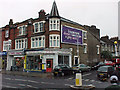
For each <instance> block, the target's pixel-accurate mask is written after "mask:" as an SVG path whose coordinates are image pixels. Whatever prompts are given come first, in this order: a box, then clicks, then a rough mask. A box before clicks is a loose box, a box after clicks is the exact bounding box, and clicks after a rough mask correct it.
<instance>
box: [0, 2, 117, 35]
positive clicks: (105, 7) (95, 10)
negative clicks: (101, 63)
mask: <svg viewBox="0 0 120 90" xmlns="http://www.w3.org/2000/svg"><path fill="white" fill-rule="evenodd" d="M53 1H54V0H0V27H3V26H5V25H6V24H8V23H9V19H13V22H14V23H16V22H21V21H24V20H27V19H29V18H33V19H34V18H37V17H38V12H39V11H40V10H41V9H44V10H45V12H46V13H50V11H51V8H52V4H53ZM55 1H56V4H57V7H58V11H59V14H60V16H62V17H64V18H67V19H70V20H72V21H75V22H77V23H80V24H82V25H95V26H96V27H97V28H98V29H100V36H105V35H108V36H110V37H116V36H118V0H55Z"/></svg>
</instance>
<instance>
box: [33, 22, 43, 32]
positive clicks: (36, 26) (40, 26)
mask: <svg viewBox="0 0 120 90" xmlns="http://www.w3.org/2000/svg"><path fill="white" fill-rule="evenodd" d="M43 26H44V23H43V21H41V22H35V23H34V30H33V32H34V33H38V32H43Z"/></svg>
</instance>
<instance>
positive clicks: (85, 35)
mask: <svg viewBox="0 0 120 90" xmlns="http://www.w3.org/2000/svg"><path fill="white" fill-rule="evenodd" d="M83 39H87V32H86V31H83Z"/></svg>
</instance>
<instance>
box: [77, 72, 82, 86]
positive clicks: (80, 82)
mask: <svg viewBox="0 0 120 90" xmlns="http://www.w3.org/2000/svg"><path fill="white" fill-rule="evenodd" d="M76 86H82V75H81V73H76Z"/></svg>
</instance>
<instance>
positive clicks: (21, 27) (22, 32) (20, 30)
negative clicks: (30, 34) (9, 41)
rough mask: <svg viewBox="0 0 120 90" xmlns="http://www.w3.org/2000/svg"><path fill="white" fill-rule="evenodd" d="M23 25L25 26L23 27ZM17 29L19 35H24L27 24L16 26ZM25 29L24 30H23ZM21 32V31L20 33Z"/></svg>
mask: <svg viewBox="0 0 120 90" xmlns="http://www.w3.org/2000/svg"><path fill="white" fill-rule="evenodd" d="M24 27H25V28H24ZM18 29H19V36H21V35H26V30H27V25H22V26H19V27H18ZM24 29H25V30H24ZM20 32H21V33H20Z"/></svg>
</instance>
